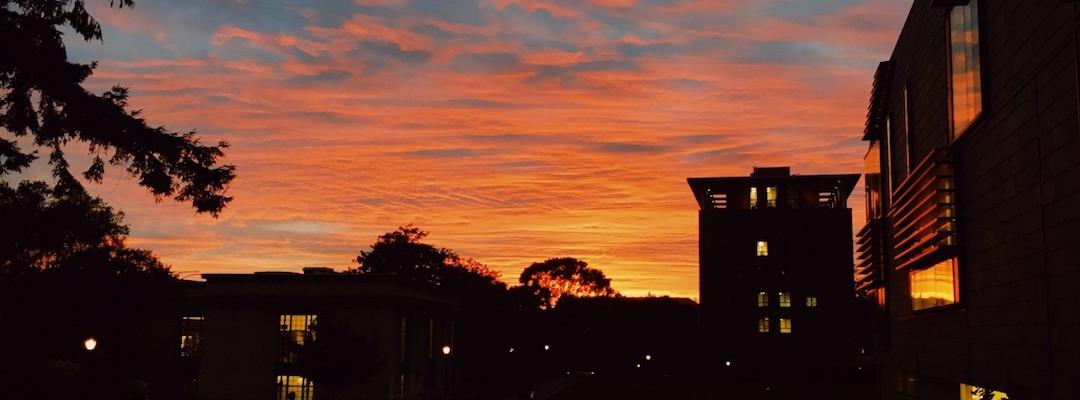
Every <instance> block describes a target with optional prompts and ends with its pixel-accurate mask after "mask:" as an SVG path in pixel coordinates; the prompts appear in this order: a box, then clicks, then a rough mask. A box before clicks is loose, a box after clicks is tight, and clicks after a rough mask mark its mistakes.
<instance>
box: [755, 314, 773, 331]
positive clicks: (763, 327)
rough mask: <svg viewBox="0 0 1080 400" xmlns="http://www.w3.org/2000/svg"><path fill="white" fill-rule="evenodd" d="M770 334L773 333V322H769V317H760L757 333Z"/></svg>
mask: <svg viewBox="0 0 1080 400" xmlns="http://www.w3.org/2000/svg"><path fill="white" fill-rule="evenodd" d="M770 332H772V321H769V317H758V323H757V333H770Z"/></svg>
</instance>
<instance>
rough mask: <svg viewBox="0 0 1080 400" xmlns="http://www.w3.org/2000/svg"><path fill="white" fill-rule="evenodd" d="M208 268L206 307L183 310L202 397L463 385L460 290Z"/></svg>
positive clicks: (388, 394)
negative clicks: (457, 315) (457, 346)
mask: <svg viewBox="0 0 1080 400" xmlns="http://www.w3.org/2000/svg"><path fill="white" fill-rule="evenodd" d="M203 277H204V278H205V279H206V286H205V289H204V291H203V293H202V294H201V296H200V299H199V301H200V304H201V305H202V312H201V314H200V315H191V316H185V317H183V318H182V325H183V328H184V329H183V332H182V334H181V340H180V341H181V353H182V354H184V355H186V356H188V357H196V358H197V359H198V361H199V362H198V364H199V379H198V382H197V383H198V393H199V397H198V398H200V399H208V400H214V399H278V400H312V399H314V398H316V397H318V398H320V399H332V398H336V397H339V396H345V397H346V398H365V399H430V398H443V397H446V396H448V395H449V394H451V393H453V392H454V390H455V385H454V384H453V382H454V380H455V379H456V374H457V372H456V371H455V368H454V364H455V362H454V358H455V356H456V354H455V353H454V317H453V313H454V308H455V302H454V301H452V300H450V299H446V298H443V297H441V296H436V295H433V294H431V293H429V292H427V291H424V290H419V289H416V288H412V287H408V286H403V285H401V284H399V283H395V282H394V281H392V280H391V279H383V278H386V277H379V276H359V275H345V274H337V273H333V272H332V271H329V270H327V269H319V268H306V269H305V273H304V274H298V273H286V272H281V273H278V272H274V273H254V274H205V275H203ZM320 340H322V341H323V344H322V348H318V347H315V345H313V344H314V343H318V342H319V341H320ZM311 349H315V350H311ZM342 370H346V371H349V372H348V373H347V374H346V375H344V376H341V375H340V374H339V372H340V371H342ZM335 371H338V372H335ZM316 373H318V374H323V375H321V376H311V375H312V374H316ZM350 374H352V375H355V380H353V379H351V378H352V377H353V376H352V375H350ZM320 379H321V380H320ZM336 381H344V382H345V383H336V384H333V385H332V384H331V383H335V382H336Z"/></svg>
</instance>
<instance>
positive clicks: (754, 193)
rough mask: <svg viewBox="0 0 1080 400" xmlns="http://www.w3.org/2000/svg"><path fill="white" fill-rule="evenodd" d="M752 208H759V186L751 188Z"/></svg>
mask: <svg viewBox="0 0 1080 400" xmlns="http://www.w3.org/2000/svg"><path fill="white" fill-rule="evenodd" d="M750 208H751V209H754V208H757V188H756V187H752V188H750Z"/></svg>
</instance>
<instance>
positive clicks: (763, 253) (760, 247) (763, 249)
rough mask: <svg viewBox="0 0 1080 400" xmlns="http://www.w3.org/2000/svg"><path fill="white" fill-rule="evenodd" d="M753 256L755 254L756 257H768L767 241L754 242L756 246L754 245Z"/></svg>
mask: <svg viewBox="0 0 1080 400" xmlns="http://www.w3.org/2000/svg"><path fill="white" fill-rule="evenodd" d="M754 254H756V255H757V256H758V257H768V256H769V241H768V240H758V241H757V242H756V244H755V247H754Z"/></svg>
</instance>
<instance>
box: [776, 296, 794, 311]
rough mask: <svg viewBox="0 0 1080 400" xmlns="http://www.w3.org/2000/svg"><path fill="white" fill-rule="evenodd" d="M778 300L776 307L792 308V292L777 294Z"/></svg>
mask: <svg viewBox="0 0 1080 400" xmlns="http://www.w3.org/2000/svg"><path fill="white" fill-rule="evenodd" d="M776 298H777V300H776V305H777V306H778V307H780V308H791V292H777V293H776ZM785 300H786V301H785Z"/></svg>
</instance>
